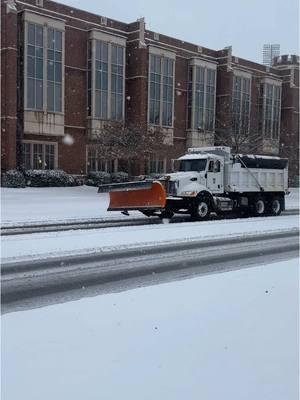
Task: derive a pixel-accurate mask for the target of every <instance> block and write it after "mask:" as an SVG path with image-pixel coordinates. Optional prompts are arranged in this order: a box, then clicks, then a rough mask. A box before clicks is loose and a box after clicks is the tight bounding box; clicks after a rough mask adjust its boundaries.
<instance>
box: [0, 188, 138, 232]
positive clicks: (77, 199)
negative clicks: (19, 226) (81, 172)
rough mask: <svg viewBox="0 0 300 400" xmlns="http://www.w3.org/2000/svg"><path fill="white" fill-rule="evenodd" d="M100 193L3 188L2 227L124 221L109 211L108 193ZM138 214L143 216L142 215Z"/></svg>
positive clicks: (55, 189)
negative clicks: (85, 221) (66, 222)
mask: <svg viewBox="0 0 300 400" xmlns="http://www.w3.org/2000/svg"><path fill="white" fill-rule="evenodd" d="M97 190H98V188H96V187H93V186H77V187H71V188H26V189H7V188H2V190H1V193H2V210H1V220H2V225H3V226H5V224H12V223H13V224H16V223H24V222H37V221H44V222H48V221H62V220H70V219H72V220H74V219H84V218H103V217H107V218H109V219H111V218H116V217H117V218H118V219H119V218H122V214H121V213H119V212H118V213H111V212H108V211H107V207H108V203H109V196H108V194H107V193H104V194H103V193H101V194H100V193H97ZM134 214H136V215H139V216H141V217H142V216H143V215H142V214H140V213H138V212H135V213H133V215H134ZM123 217H124V216H123ZM124 218H126V217H124Z"/></svg>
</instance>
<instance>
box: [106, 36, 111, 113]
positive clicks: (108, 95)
mask: <svg viewBox="0 0 300 400" xmlns="http://www.w3.org/2000/svg"><path fill="white" fill-rule="evenodd" d="M111 48H112V46H111V43H108V59H107V61H108V82H107V103H108V104H107V119H111V75H112V66H111V60H112V57H111Z"/></svg>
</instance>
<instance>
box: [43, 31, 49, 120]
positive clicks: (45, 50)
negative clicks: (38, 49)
mask: <svg viewBox="0 0 300 400" xmlns="http://www.w3.org/2000/svg"><path fill="white" fill-rule="evenodd" d="M47 65H48V27H47V25H46V24H45V25H44V26H43V111H44V112H47V109H48V104H47V94H48V90H47V86H48V71H47Z"/></svg>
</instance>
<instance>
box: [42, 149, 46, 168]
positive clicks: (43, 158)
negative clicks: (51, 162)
mask: <svg viewBox="0 0 300 400" xmlns="http://www.w3.org/2000/svg"><path fill="white" fill-rule="evenodd" d="M45 162H46V146H45V144H44V143H43V144H42V169H45Z"/></svg>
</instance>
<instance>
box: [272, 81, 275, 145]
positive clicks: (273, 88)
mask: <svg viewBox="0 0 300 400" xmlns="http://www.w3.org/2000/svg"><path fill="white" fill-rule="evenodd" d="M274 96H275V86H274V85H273V86H272V107H271V111H272V114H271V139H273V136H274V105H275V104H274V103H275V102H274Z"/></svg>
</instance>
